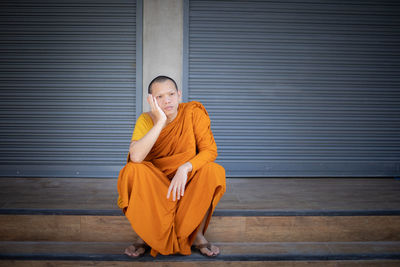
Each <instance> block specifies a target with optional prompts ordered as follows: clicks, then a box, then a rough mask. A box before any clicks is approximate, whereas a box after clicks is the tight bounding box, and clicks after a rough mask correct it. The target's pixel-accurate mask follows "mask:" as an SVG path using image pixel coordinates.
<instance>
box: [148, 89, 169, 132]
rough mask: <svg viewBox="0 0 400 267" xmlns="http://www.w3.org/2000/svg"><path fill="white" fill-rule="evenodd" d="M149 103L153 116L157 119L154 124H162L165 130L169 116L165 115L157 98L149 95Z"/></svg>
mask: <svg viewBox="0 0 400 267" xmlns="http://www.w3.org/2000/svg"><path fill="white" fill-rule="evenodd" d="M147 102H148V103H149V104H150V108H151V114H152V115H153V117H154V119H155V123H154V124H158V123H160V124H161V125H162V127H163V128H164V126H165V124H166V122H167V115H165V113H164V111H163V110H162V109H161V108H160V106H159V105H158V103H157V100H156V98H155V97H154V96H153V95H151V94H149V96H148V97H147Z"/></svg>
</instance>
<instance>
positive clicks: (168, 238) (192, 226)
mask: <svg viewBox="0 0 400 267" xmlns="http://www.w3.org/2000/svg"><path fill="white" fill-rule="evenodd" d="M216 157H217V146H216V144H215V140H214V137H213V134H212V132H211V128H210V119H209V116H208V114H207V111H206V109H205V108H204V107H203V105H202V104H201V103H199V102H195V101H192V102H189V103H181V104H179V107H178V114H177V116H176V118H175V119H174V120H173V121H172V122H171V123H169V124H168V125H167V126H166V127H165V128H164V129H163V130H162V131H161V133H160V136H159V137H158V139H157V141H156V143H155V144H154V146H153V148H152V149H151V151H150V152H149V154H148V155H147V156H146V158H145V160H144V161H143V162H141V163H134V162H132V161H130V157H129V153H128V158H127V164H126V165H125V166H124V167H123V168H122V169H121V171H120V173H119V177H118V193H119V198H118V206H119V207H120V208H121V209H122V210H123V212H124V214H125V216H126V217H127V218H128V220H129V221H130V223H131V225H132V228H133V229H134V230H135V232H136V234H138V236H140V237H141V238H142V239H143V240H144V241H145V242H146V243H147V244H148V245H149V246H150V247H151V248H152V249H151V255H152V256H153V257H155V256H156V255H157V253H161V254H163V255H168V254H175V253H180V254H183V255H190V254H191V249H190V247H191V245H192V244H193V241H194V239H195V237H196V233H197V230H198V228H199V226H200V223H201V221H202V219H203V218H204V216H205V214H206V213H207V210H208V209H209V208H210V206H211V211H210V213H209V216H208V218H207V219H206V224H205V227H204V231H203V233H205V231H206V230H207V227H208V224H209V221H210V219H211V215H212V213H213V211H214V209H215V207H216V205H217V203H218V201H219V200H220V199H221V197H222V195H223V194H224V193H225V190H226V185H225V169H224V168H223V167H222V166H220V165H218V164H216V163H214V162H213V161H214V160H215V159H216ZM188 161H189V162H190V163H191V164H192V166H193V168H192V171H191V172H189V174H188V179H187V182H186V188H185V193H184V196H183V197H181V199H180V200H176V201H173V200H172V196H170V198H169V199H167V198H166V196H167V192H168V187H169V185H170V181H171V179H172V178H173V177H174V175H175V172H176V170H177V168H178V167H179V166H181V165H182V164H184V163H186V162H188Z"/></svg>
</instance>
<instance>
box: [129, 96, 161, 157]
mask: <svg viewBox="0 0 400 267" xmlns="http://www.w3.org/2000/svg"><path fill="white" fill-rule="evenodd" d="M147 101H148V102H149V104H150V107H151V113H152V114H153V115H154V118H155V120H156V122H155V123H154V126H153V128H151V129H150V131H148V132H147V134H146V135H145V136H143V137H142V138H141V139H140V140H138V141H132V142H131V144H130V145H129V155H130V157H131V160H132V161H133V162H136V163H140V162H142V161H143V160H144V159H145V158H146V156H147V154H149V152H150V150H151V148H152V147H153V146H154V144H155V142H156V141H157V138H158V136H160V133H161V131H162V129H163V128H164V126H165V123H166V121H167V116H166V115H165V113H164V112H163V111H162V110H161V108H160V107H159V106H158V104H157V101H156V100H155V98H154V97H153V96H152V95H149V97H148V98H147Z"/></svg>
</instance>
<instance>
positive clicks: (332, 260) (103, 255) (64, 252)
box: [0, 241, 400, 266]
mask: <svg viewBox="0 0 400 267" xmlns="http://www.w3.org/2000/svg"><path fill="white" fill-rule="evenodd" d="M215 244H216V245H217V246H219V247H220V249H221V255H219V256H218V257H217V258H206V257H203V256H201V255H200V254H199V253H198V252H193V254H192V255H190V256H181V255H172V256H163V255H159V256H157V258H156V259H154V258H152V257H151V256H150V255H149V253H148V252H147V253H146V255H145V256H144V257H142V258H140V259H136V260H135V259H131V258H129V257H128V256H125V255H123V253H122V252H123V250H124V248H125V247H127V246H128V245H129V243H123V242H122V243H121V242H118V243H111V242H6V241H3V242H0V251H1V252H0V260H1V261H0V262H1V263H3V264H7V263H12V264H13V266H27V265H28V263H29V264H30V263H36V265H38V264H39V263H42V264H43V265H44V264H48V263H53V264H59V263H60V261H63V264H62V265H64V266H80V265H89V264H93V265H96V266H98V265H100V266H111V264H112V266H126V265H127V263H131V264H132V263H133V262H134V263H135V266H148V264H150V263H155V262H157V263H158V265H156V266H194V265H196V266H203V264H204V266H205V263H207V262H208V264H209V262H211V261H212V262H213V263H212V264H213V266H214V265H215V266H255V265H256V264H258V266H259V265H260V264H262V265H263V266H269V265H271V266H278V265H277V264H278V263H280V264H283V263H291V265H290V266H292V265H294V266H303V265H305V263H307V265H308V264H309V263H311V264H315V266H318V265H317V264H323V265H324V266H325V265H328V266H330V265H331V264H335V265H331V266H346V264H348V263H350V262H352V263H353V264H354V263H359V264H360V266H362V265H361V263H367V264H371V263H372V265H371V266H395V264H399V263H400V242H292V243H286V242H279V243H276V242H259V243H223V242H219V243H215ZM296 262H297V263H298V264H296ZM202 263H203V264H202ZM383 263H384V264H388V265H382V264H383ZM24 264H26V265H24ZM107 264H108V265H107ZM176 264H179V265H176ZM199 264H200V265H199ZM375 264H377V265H375ZM29 266H30V265H29ZM46 266H47V265H46ZM57 266H59V265H57ZM280 266H282V265H280ZM320 266H321V265H320ZM353 266H354V265H353Z"/></svg>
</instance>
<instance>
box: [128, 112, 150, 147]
mask: <svg viewBox="0 0 400 267" xmlns="http://www.w3.org/2000/svg"><path fill="white" fill-rule="evenodd" d="M151 128H153V120H152V119H151V117H150V115H149V114H148V113H142V114H141V115H140V116H139V118H138V119H137V121H136V124H135V129H134V130H133V134H132V138H131V141H138V140H140V139H142V138H143V136H145V135H146V134H147V132H148V131H150V129H151Z"/></svg>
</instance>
